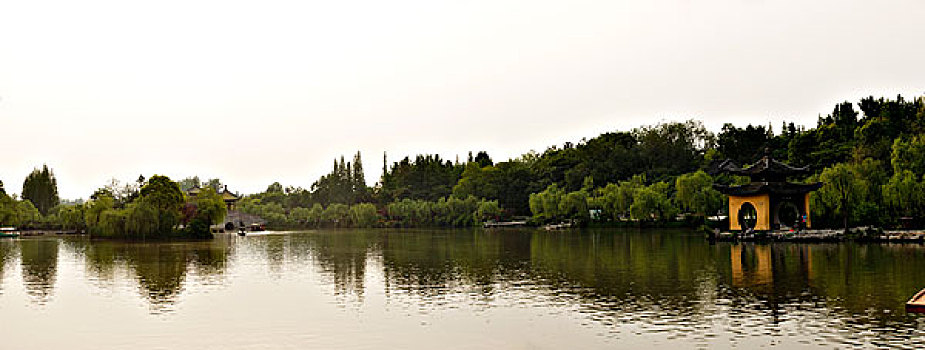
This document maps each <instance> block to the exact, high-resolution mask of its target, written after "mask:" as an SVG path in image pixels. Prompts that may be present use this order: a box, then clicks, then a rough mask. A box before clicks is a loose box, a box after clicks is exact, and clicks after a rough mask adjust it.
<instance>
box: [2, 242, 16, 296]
mask: <svg viewBox="0 0 925 350" xmlns="http://www.w3.org/2000/svg"><path fill="white" fill-rule="evenodd" d="M16 244H17V242H16V241H14V240H11V239H5V240H0V295H2V294H3V277H4V275H5V274H6V269H7V267H8V266H10V265H12V264H14V263H15V261H14V260H15V259H16V251H17V250H18V249H17V247H16Z"/></svg>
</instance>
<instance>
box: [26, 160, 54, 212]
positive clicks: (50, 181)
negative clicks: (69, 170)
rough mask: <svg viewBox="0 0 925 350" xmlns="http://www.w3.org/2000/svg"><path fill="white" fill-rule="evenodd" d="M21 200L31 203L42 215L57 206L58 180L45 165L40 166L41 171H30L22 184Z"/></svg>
mask: <svg viewBox="0 0 925 350" xmlns="http://www.w3.org/2000/svg"><path fill="white" fill-rule="evenodd" d="M22 198H23V199H25V200H28V201H30V202H32V204H33V205H35V207H36V208H37V209H38V210H39V212H41V213H42V215H45V214H48V211H49V210H50V209H51V208H52V207H54V206H56V205H58V202H59V199H58V180H56V179H55V174H54V173H53V172H52V171H51V170H49V169H48V166H47V165H42V170H39V169H34V170H32V172H31V173H29V175H28V176H26V180H25V181H23V184H22Z"/></svg>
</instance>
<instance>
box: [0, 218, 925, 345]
mask: <svg viewBox="0 0 925 350" xmlns="http://www.w3.org/2000/svg"><path fill="white" fill-rule="evenodd" d="M921 288H925V246H922V245H916V244H911V245H909V244H906V245H901V244H854V243H837V244H792V243H773V244H734V243H715V244H710V243H709V242H707V241H706V240H704V239H703V236H702V235H700V234H697V233H694V232H692V231H686V230H642V231H639V230H614V229H601V230H594V229H589V230H582V231H577V230H576V231H561V232H546V231H540V230H532V229H523V230H497V231H486V230H481V229H475V230H316V231H300V232H268V233H260V234H252V235H248V236H247V237H238V236H235V235H218V237H217V238H216V239H215V240H213V241H209V242H182V243H123V242H110V241H90V240H88V239H86V238H84V237H43V238H23V239H15V240H10V239H7V240H0V327H2V333H0V334H2V336H0V348H2V349H65V348H66V349H100V348H131V349H209V348H216V349H237V348H246V349H287V348H291V349H305V348H319V349H329V348H337V349H381V348H392V349H595V348H607V349H613V348H638V347H646V348H654V349H681V348H757V347H775V348H781V349H790V348H829V349H831V348H851V347H892V348H923V347H925V317H923V316H918V315H912V314H906V312H905V310H904V303H905V301H906V300H907V299H908V298H909V297H910V296H911V295H913V294H914V293H915V292H917V291H918V290H920V289H921Z"/></svg>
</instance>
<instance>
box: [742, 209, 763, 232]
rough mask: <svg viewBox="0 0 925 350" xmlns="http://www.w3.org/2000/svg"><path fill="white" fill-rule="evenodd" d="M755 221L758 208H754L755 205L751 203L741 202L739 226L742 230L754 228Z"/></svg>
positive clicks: (756, 221)
mask: <svg viewBox="0 0 925 350" xmlns="http://www.w3.org/2000/svg"><path fill="white" fill-rule="evenodd" d="M757 223H758V210H756V209H755V206H754V205H752V204H751V203H748V202H745V203H742V206H741V207H740V208H739V226H741V227H742V230H743V231H744V230H748V229H752V228H755V225H756V224H757Z"/></svg>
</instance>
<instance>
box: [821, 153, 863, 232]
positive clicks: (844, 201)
mask: <svg viewBox="0 0 925 350" xmlns="http://www.w3.org/2000/svg"><path fill="white" fill-rule="evenodd" d="M819 181H822V182H823V185H822V188H820V189H819V191H816V194H817V195H818V196H820V197H821V199H822V200H823V202H824V203H826V204H827V205H826V206H827V207H829V208H831V209H832V211H833V212H834V213H835V214H836V215H840V216H841V217H842V223H843V224H844V228H845V229H846V230H847V229H848V219H849V218H850V217H851V216H852V215H854V214H855V213H854V210H855V208H856V205H855V204H856V203H857V202H858V201H860V200H861V199H863V197H864V195H865V194H866V189H867V184H866V183H864V180H863V179H861V178H859V176H858V174H857V172H856V171H855V169H854V168H853V167H852V166H851V165H849V164H844V163H840V164H836V165H834V166H832V167H830V168H826V169H825V170H823V171H822V174H820V175H819Z"/></svg>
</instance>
